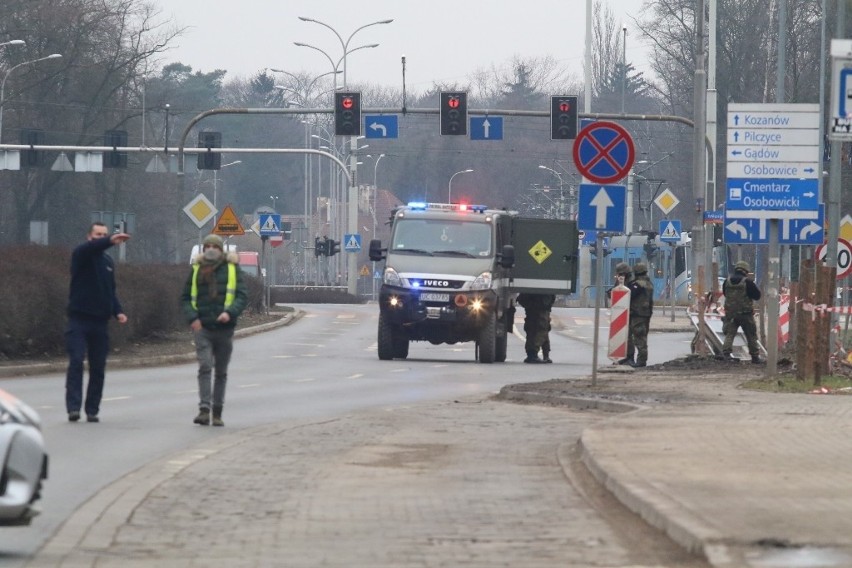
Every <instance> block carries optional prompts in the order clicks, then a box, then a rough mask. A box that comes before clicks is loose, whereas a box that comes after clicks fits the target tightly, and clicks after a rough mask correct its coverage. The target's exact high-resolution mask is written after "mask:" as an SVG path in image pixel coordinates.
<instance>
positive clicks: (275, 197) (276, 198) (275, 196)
mask: <svg viewBox="0 0 852 568" xmlns="http://www.w3.org/2000/svg"><path fill="white" fill-rule="evenodd" d="M269 199H271V200H272V210H273V211H278V210H277V209H276V208H275V204H276V203H278V199H279V197H278V196H277V195H270V196H269Z"/></svg>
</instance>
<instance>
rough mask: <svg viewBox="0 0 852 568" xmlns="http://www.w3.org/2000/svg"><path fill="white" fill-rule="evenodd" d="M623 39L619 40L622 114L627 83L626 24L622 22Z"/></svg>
mask: <svg viewBox="0 0 852 568" xmlns="http://www.w3.org/2000/svg"><path fill="white" fill-rule="evenodd" d="M621 31H622V32H624V40H623V41H622V42H621V114H624V90H625V85H626V84H627V26H626V25H624V24H622V26H621Z"/></svg>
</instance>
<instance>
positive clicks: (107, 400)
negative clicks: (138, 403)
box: [103, 396, 132, 402]
mask: <svg viewBox="0 0 852 568" xmlns="http://www.w3.org/2000/svg"><path fill="white" fill-rule="evenodd" d="M130 398H132V397H129V396H113V397H104V399H103V401H104V402H110V401H113V400H129V399H130Z"/></svg>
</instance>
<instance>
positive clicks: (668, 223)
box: [660, 219, 681, 243]
mask: <svg viewBox="0 0 852 568" xmlns="http://www.w3.org/2000/svg"><path fill="white" fill-rule="evenodd" d="M680 231H681V224H680V221H679V220H676V219H671V220H670V219H663V220H662V221H660V240H661V241H663V242H664V243H676V242H678V241H679V240H680Z"/></svg>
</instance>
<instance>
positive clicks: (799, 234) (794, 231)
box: [723, 203, 825, 245]
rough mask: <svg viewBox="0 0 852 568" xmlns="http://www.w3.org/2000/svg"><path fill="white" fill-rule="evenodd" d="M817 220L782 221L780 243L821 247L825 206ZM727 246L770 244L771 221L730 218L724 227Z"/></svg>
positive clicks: (821, 207) (823, 235) (726, 220)
mask: <svg viewBox="0 0 852 568" xmlns="http://www.w3.org/2000/svg"><path fill="white" fill-rule="evenodd" d="M818 213H819V217H817V218H816V219H781V220H780V221H779V223H780V226H779V231H778V242H779V243H780V244H782V245H821V244H822V243H823V241H824V240H825V238H824V237H825V205H823V204H822V203H820V205H819V212H818ZM723 227H724V231H723V239H724V241H725V244H729V245H735V244H768V243H769V221H768V220H767V219H754V218H737V217H733V218H729V217H727V216H726V218H725V223H724V225H723Z"/></svg>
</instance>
